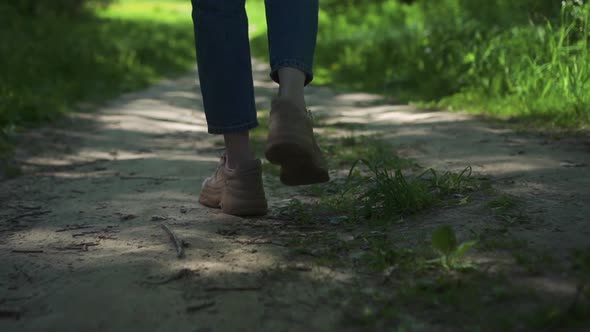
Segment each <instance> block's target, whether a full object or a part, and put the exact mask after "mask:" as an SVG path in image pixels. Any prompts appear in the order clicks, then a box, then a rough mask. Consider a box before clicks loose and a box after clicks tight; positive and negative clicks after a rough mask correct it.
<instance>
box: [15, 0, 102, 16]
mask: <svg viewBox="0 0 590 332" xmlns="http://www.w3.org/2000/svg"><path fill="white" fill-rule="evenodd" d="M111 2H112V0H51V1H47V0H5V1H4V5H5V6H10V7H12V8H14V9H15V10H16V11H17V12H18V14H19V15H23V16H29V17H37V16H47V15H65V16H78V15H80V14H82V13H85V12H86V9H88V8H89V6H91V5H92V6H106V5H108V4H109V3H111Z"/></svg>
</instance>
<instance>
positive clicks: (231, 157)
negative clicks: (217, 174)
mask: <svg viewBox="0 0 590 332" xmlns="http://www.w3.org/2000/svg"><path fill="white" fill-rule="evenodd" d="M254 159H255V158H254V155H242V154H237V155H236V154H229V153H226V155H225V167H227V168H229V169H236V168H238V167H239V166H240V165H243V164H247V163H249V162H251V161H252V160H254Z"/></svg>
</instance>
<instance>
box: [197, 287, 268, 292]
mask: <svg viewBox="0 0 590 332" xmlns="http://www.w3.org/2000/svg"><path fill="white" fill-rule="evenodd" d="M260 289H262V287H261V286H250V287H247V286H246V287H220V286H212V287H207V288H205V292H249V291H257V290H260Z"/></svg>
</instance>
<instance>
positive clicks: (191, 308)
mask: <svg viewBox="0 0 590 332" xmlns="http://www.w3.org/2000/svg"><path fill="white" fill-rule="evenodd" d="M214 305H215V301H210V302H203V303H199V304H193V305H189V306H188V307H186V312H189V313H191V312H197V311H199V310H203V309H207V308H210V307H212V306H214Z"/></svg>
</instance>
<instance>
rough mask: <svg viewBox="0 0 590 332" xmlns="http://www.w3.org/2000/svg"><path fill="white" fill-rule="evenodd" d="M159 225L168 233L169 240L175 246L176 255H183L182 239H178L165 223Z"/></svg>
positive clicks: (179, 256)
mask: <svg viewBox="0 0 590 332" xmlns="http://www.w3.org/2000/svg"><path fill="white" fill-rule="evenodd" d="M160 226H161V227H162V229H164V231H166V233H168V236H169V237H170V240H171V241H172V243H173V244H174V247H175V248H176V257H178V258H181V257H182V256H184V246H183V241H182V240H181V239H179V238H178V237H177V236H176V235H175V234H174V233H173V232H172V230H171V229H170V228H169V227H168V226H167V225H166V224H161V225H160Z"/></svg>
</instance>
